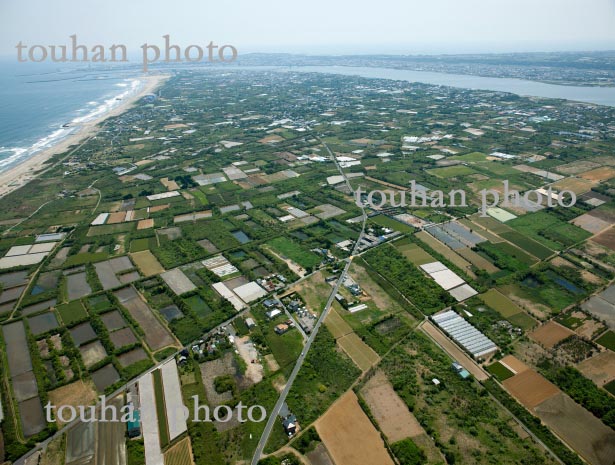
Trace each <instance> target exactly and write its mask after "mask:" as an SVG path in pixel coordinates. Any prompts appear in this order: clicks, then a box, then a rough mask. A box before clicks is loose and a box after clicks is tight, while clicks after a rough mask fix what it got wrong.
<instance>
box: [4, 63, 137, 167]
mask: <svg viewBox="0 0 615 465" xmlns="http://www.w3.org/2000/svg"><path fill="white" fill-rule="evenodd" d="M141 85H142V83H141V81H139V79H138V72H137V71H133V70H126V69H116V70H114V69H99V70H96V69H91V68H87V67H84V66H83V65H81V66H80V67H74V68H70V69H67V68H63V69H59V66H58V64H56V63H37V64H31V63H18V62H16V61H13V60H11V61H0V102H1V106H0V172H3V171H6V170H7V169H9V168H11V167H12V166H14V165H16V164H18V163H20V162H21V161H23V160H25V159H27V158H29V157H30V156H32V155H33V154H35V153H37V152H39V151H40V150H42V149H45V148H47V147H50V146H52V145H54V144H57V143H58V142H59V141H60V140H62V139H63V138H65V137H66V136H68V135H69V134H71V133H72V132H74V131H75V130H76V129H77V127H78V125H79V123H80V122H85V121H88V120H91V119H94V118H96V117H99V116H101V115H103V114H104V113H106V112H108V111H109V110H110V109H111V108H113V107H115V106H117V105H118V104H119V103H120V101H119V100H117V99H118V98H119V99H121V98H124V97H126V96H128V95H129V94H130V93H133V92H135V91H137V90H138V88H139V87H140V86H141ZM63 125H68V127H62V126H63Z"/></svg>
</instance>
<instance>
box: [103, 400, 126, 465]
mask: <svg viewBox="0 0 615 465" xmlns="http://www.w3.org/2000/svg"><path fill="white" fill-rule="evenodd" d="M107 403H108V404H111V405H113V406H114V407H115V409H116V410H118V411H119V410H120V409H121V408H122V406H123V405H124V402H123V397H122V396H117V397H115V398H114V399H112V400H110V401H107ZM96 461H97V463H98V464H105V465H126V425H125V424H124V423H123V422H121V421H115V422H100V423H99V425H98V429H97V432H96Z"/></svg>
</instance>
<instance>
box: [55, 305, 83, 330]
mask: <svg viewBox="0 0 615 465" xmlns="http://www.w3.org/2000/svg"><path fill="white" fill-rule="evenodd" d="M58 313H59V314H60V317H61V318H62V321H63V322H64V324H65V325H70V324H72V323H75V322H77V321H80V320H83V319H84V318H87V316H88V314H87V312H86V311H85V308H83V305H82V304H81V301H80V300H74V301H73V302H70V303H68V304H64V305H59V306H58Z"/></svg>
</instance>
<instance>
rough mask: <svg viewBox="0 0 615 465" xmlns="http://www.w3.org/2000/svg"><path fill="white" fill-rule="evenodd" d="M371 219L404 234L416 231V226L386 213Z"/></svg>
mask: <svg viewBox="0 0 615 465" xmlns="http://www.w3.org/2000/svg"><path fill="white" fill-rule="evenodd" d="M369 220H370V221H372V222H374V223H376V224H377V225H380V226H382V227H385V228H389V229H392V230H393V231H399V232H401V233H404V234H406V233H411V232H413V231H414V228H413V227H412V226H410V225H407V224H405V223H402V222H401V221H397V220H396V219H394V218H391V217H389V216H386V215H378V216H374V217H372V218H370V219H369Z"/></svg>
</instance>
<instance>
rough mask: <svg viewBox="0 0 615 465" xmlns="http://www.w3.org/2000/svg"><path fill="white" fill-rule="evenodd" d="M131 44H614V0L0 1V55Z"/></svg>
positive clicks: (391, 47) (381, 49)
mask: <svg viewBox="0 0 615 465" xmlns="http://www.w3.org/2000/svg"><path fill="white" fill-rule="evenodd" d="M74 33H76V34H77V36H78V38H79V41H80V42H82V43H84V44H85V45H88V46H92V45H94V44H101V45H105V46H109V45H111V44H113V43H121V44H125V45H127V46H128V47H129V48H134V49H135V50H138V47H139V46H140V45H141V44H143V43H144V42H149V43H153V44H161V43H162V39H161V36H162V35H164V34H170V35H171V37H172V39H173V41H174V42H176V43H177V44H179V45H181V46H183V47H186V46H187V45H190V44H198V45H205V44H207V43H209V41H210V40H213V41H214V42H216V43H218V44H232V45H235V46H236V47H237V48H238V50H239V53H240V54H241V53H247V52H254V51H268V52H275V51H279V52H300V53H328V54H339V53H374V52H378V53H405V54H412V53H471V52H490V51H493V52H499V51H506V52H510V51H540V50H545V51H549V50H590V49H602V50H604V49H611V50H613V49H615V0H420V1H419V0H377V1H373V0H369V1H368V0H352V1H346V0H344V1H339V0H307V1H305V2H293V1H292V0H260V1H259V0H233V1H224V0H218V1H211V0H175V1H171V0H164V1H157V0H147V1H146V0H121V1H119V0H0V54H2V55H9V56H11V55H12V56H16V50H15V48H14V47H15V45H16V44H17V43H18V42H19V41H20V40H21V41H23V42H24V44H26V45H33V44H41V45H51V44H57V45H61V44H66V43H68V40H69V39H68V36H69V35H71V34H74Z"/></svg>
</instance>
